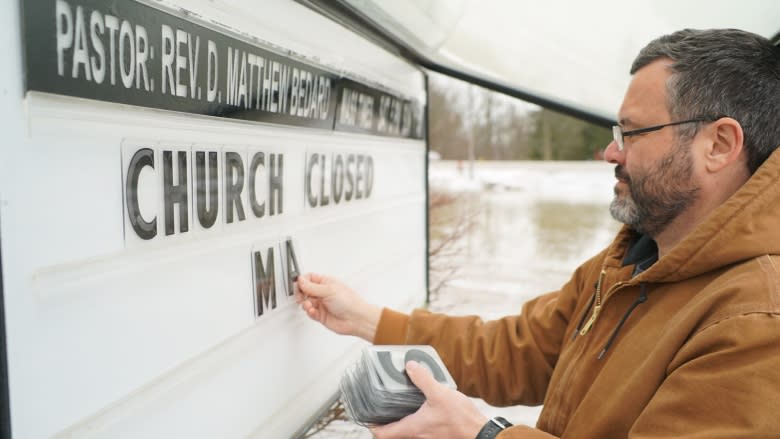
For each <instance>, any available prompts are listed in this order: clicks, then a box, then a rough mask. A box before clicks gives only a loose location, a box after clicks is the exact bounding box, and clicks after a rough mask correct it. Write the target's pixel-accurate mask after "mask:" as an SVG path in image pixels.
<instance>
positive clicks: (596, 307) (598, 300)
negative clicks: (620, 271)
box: [580, 268, 607, 335]
mask: <svg viewBox="0 0 780 439" xmlns="http://www.w3.org/2000/svg"><path fill="white" fill-rule="evenodd" d="M606 275H607V272H606V270H604V269H603V268H602V269H601V273H599V281H598V282H597V283H596V299H595V301H594V304H593V314H592V315H591V316H590V319H588V322H587V323H585V326H583V327H582V329H581V330H580V335H585V334H587V333H588V331H590V328H591V327H592V326H593V324H594V323H595V322H596V319H597V318H598V317H599V313H600V312H601V284H602V283H603V282H604V277H605V276H606Z"/></svg>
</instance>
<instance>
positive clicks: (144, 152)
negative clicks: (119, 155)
mask: <svg viewBox="0 0 780 439" xmlns="http://www.w3.org/2000/svg"><path fill="white" fill-rule="evenodd" d="M144 166H149V167H150V168H152V169H154V151H152V150H151V149H150V148H142V149H139V150H138V151H136V152H135V154H134V155H133V158H132V159H131V160H130V164H129V165H128V166H127V181H126V182H125V202H126V203H127V216H128V219H129V220H130V224H131V225H132V226H133V230H135V233H136V234H137V235H138V237H139V238H141V239H145V240H149V239H152V238H154V237H155V236H156V235H157V217H156V216H155V217H154V218H153V219H152V220H151V221H146V220H144V218H143V217H142V216H141V209H140V207H139V206H138V178H139V176H140V175H141V170H142V169H143V168H144Z"/></svg>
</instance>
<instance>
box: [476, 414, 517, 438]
mask: <svg viewBox="0 0 780 439" xmlns="http://www.w3.org/2000/svg"><path fill="white" fill-rule="evenodd" d="M511 426H512V423H511V422H509V421H507V420H506V419H504V418H502V417H501V416H496V417H495V418H492V419H490V420H489V421H487V422H486V423H485V425H483V426H482V430H479V434H477V437H476V439H494V438H495V437H496V436H498V433H501V431H503V430H505V429H507V428H509V427H511Z"/></svg>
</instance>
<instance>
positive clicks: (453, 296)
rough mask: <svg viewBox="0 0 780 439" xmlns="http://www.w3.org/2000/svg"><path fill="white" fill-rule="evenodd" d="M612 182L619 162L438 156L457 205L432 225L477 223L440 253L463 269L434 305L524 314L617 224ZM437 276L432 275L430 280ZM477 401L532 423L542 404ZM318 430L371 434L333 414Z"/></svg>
mask: <svg viewBox="0 0 780 439" xmlns="http://www.w3.org/2000/svg"><path fill="white" fill-rule="evenodd" d="M614 183H615V178H614V175H613V166H612V165H609V164H607V163H604V162H475V163H474V166H473V168H470V166H469V165H468V164H467V163H458V162H450V161H433V162H431V166H430V170H429V184H430V188H431V192H432V193H433V192H436V193H441V192H447V193H451V194H455V195H457V196H458V204H457V205H454V206H450V207H448V208H445V209H434V210H433V211H432V212H431V222H432V224H435V225H432V230H431V232H432V234H436V233H437V232H439V233H444V234H445V235H446V232H447V231H448V230H452V229H453V228H455V227H456V225H457V224H458V222H459V221H460V219H461V218H464V217H468V218H470V219H471V220H470V221H471V222H472V223H473V225H472V227H471V228H469V231H468V233H466V234H464V235H463V236H461V237H460V239H458V240H457V242H455V243H454V244H453V246H452V248H451V250H452V251H451V252H449V253H450V254H449V256H446V257H444V259H443V260H442V259H441V257H439V260H437V261H436V263H437V264H439V265H442V264H444V265H446V266H450V267H457V269H456V270H455V271H454V272H448V274H447V279H446V282H445V283H444V286H443V287H442V288H441V289H439V291H438V292H437V293H436V294H435V295H434V296H433V297H432V301H431V305H430V308H431V309H432V310H434V311H442V312H446V313H450V314H476V315H479V316H481V317H483V318H484V319H492V318H496V317H500V316H503V315H506V314H510V313H517V312H519V311H520V307H521V306H522V304H523V302H525V301H526V300H528V299H529V298H532V297H535V296H537V295H539V294H541V293H544V292H548V291H553V290H555V289H557V288H558V287H560V286H561V285H562V284H563V283H564V282H566V281H567V280H568V278H569V276H570V275H571V273H572V272H573V271H574V268H576V267H577V265H579V264H580V263H581V262H583V261H584V260H586V259H587V258H588V257H590V256H592V255H593V254H595V253H597V252H598V251H599V250H600V249H601V248H603V247H604V246H605V245H607V244H608V243H609V242H610V240H611V239H612V236H613V235H614V233H615V232H616V231H617V230H618V228H619V224H618V223H617V222H615V221H614V220H613V219H612V218H611V217H610V215H609V210H608V206H609V202H610V201H611V200H612V196H613V195H612V194H613V192H612V187H613V185H614ZM448 228H449V229H448ZM434 265H435V264H434ZM439 276H441V274H439ZM440 280H441V279H437V277H436V275H432V284H434V283H438V282H439V281H440ZM475 403H476V404H477V405H478V406H479V407H480V408H481V409H482V410H483V412H484V413H486V414H488V415H490V416H497V415H501V416H504V417H506V418H507V419H509V420H510V421H512V422H513V423H516V424H518V423H522V424H529V425H534V424H535V423H536V419H537V417H538V415H539V412H540V411H541V407H522V406H518V407H508V408H496V407H491V406H489V405H487V404H486V403H484V402H483V401H481V400H475ZM311 437H313V438H319V439H324V438H353V439H363V438H371V434H370V433H369V432H368V431H367V430H365V429H364V428H361V427H356V426H353V425H350V424H349V423H347V422H334V423H332V424H331V425H329V426H328V428H326V429H325V430H324V431H322V432H320V433H317V434H315V435H313V436H311Z"/></svg>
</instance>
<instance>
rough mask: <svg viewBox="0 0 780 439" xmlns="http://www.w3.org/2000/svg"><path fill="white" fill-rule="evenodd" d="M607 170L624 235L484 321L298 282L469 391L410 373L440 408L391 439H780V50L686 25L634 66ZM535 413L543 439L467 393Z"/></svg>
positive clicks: (331, 315) (346, 319)
mask: <svg viewBox="0 0 780 439" xmlns="http://www.w3.org/2000/svg"><path fill="white" fill-rule="evenodd" d="M631 74H632V79H631V83H630V85H629V87H628V90H627V91H626V94H625V98H624V100H623V104H622V106H621V107H620V110H619V112H618V121H619V122H618V125H616V126H615V127H614V128H613V135H614V136H613V137H614V140H613V141H612V142H611V143H610V144H609V145H608V146H607V148H606V151H605V158H606V160H607V161H609V162H610V163H613V164H615V177H616V178H617V183H616V185H615V198H614V201H613V202H612V204H611V206H610V210H611V212H612V215H613V216H614V217H615V218H616V219H617V220H619V221H621V222H623V223H624V224H625V226H624V227H623V229H622V230H621V231H620V232H619V233H618V235H617V236H616V237H615V239H614V241H613V242H612V244H611V245H610V246H609V247H607V248H606V249H604V250H603V251H602V252H600V253H599V254H598V255H596V256H594V257H593V258H591V259H590V260H588V261H586V262H585V263H584V264H582V265H581V266H580V267H579V268H578V269H577V270H576V271H575V272H574V274H573V275H572V277H571V279H570V280H569V282H568V283H566V284H565V285H564V286H563V287H561V289H560V290H559V291H556V292H553V293H549V294H546V295H543V296H540V297H538V298H536V299H534V300H531V301H529V302H527V303H526V304H525V305H524V306H523V309H522V312H521V313H520V314H519V315H511V316H507V317H505V318H503V319H499V320H495V321H490V322H483V321H481V320H480V319H478V318H476V317H451V316H446V315H441V314H433V313H430V312H427V311H425V310H416V311H414V312H413V313H412V314H411V315H407V314H403V313H399V312H396V311H393V310H390V309H386V308H385V309H383V308H380V307H378V306H375V305H372V304H369V303H366V302H365V301H363V300H362V299H361V298H360V297H359V296H358V295H357V294H355V293H354V292H353V291H352V290H350V289H349V288H348V287H346V286H345V285H343V284H341V283H340V282H338V281H337V280H335V279H332V278H329V277H326V276H320V275H316V274H310V275H307V276H302V277H301V278H300V280H299V281H298V285H299V287H300V290H301V291H302V292H303V295H301V296H299V302H300V303H301V305H302V308H303V310H304V311H305V312H306V313H307V314H308V315H309V317H311V318H312V319H314V320H317V321H319V322H321V323H322V324H324V325H325V326H326V327H327V328H329V329H331V330H333V331H336V332H338V333H341V334H350V335H355V336H359V337H362V338H364V339H366V340H368V341H371V342H373V343H376V344H427V345H432V346H434V347H435V348H436V349H437V350H438V352H439V353H440V355H441V356H442V359H443V360H444V362H445V364H446V365H447V367H448V368H449V370H450V372H451V373H452V376H453V377H454V378H455V381H456V382H457V383H458V387H459V389H460V390H461V391H462V392H463V393H460V392H458V391H455V390H451V389H448V388H446V387H444V386H442V385H440V384H439V383H438V382H437V381H435V380H434V379H433V378H432V377H431V375H430V373H429V372H428V371H427V369H425V368H422V367H420V366H419V365H417V364H415V363H413V362H410V363H409V364H407V373H408V375H409V376H410V378H411V379H412V380H413V381H414V382H415V384H416V385H417V386H418V387H419V388H420V389H421V390H422V391H423V393H424V394H425V396H426V398H427V400H426V402H425V404H424V405H423V406H422V407H421V408H420V410H418V411H417V412H416V413H414V414H412V415H410V416H408V417H406V418H404V419H402V420H400V421H398V422H395V423H392V424H388V425H385V426H382V427H378V428H376V429H374V430H373V432H374V434H375V435H376V437H377V438H424V437H425V438H429V437H430V438H466V439H472V438H477V437H478V438H481V439H488V438H493V437H498V438H500V439H512V438H517V439H520V438H553V437H561V438H572V439H596V438H599V439H600V438H631V439H651V438H653V439H655V438H707V439H713V438H770V437H778V434H780V433H779V432H780V231H778V226H780V152H777V149H778V145H780V49H778V48H777V47H775V46H773V45H772V44H771V43H770V42H769V41H768V40H766V39H764V38H762V37H760V36H757V35H753V34H750V33H747V32H742V31H738V30H732V29H727V30H704V31H699V30H683V31H679V32H675V33H673V34H671V35H667V36H663V37H661V38H658V39H656V40H654V41H653V42H651V43H650V44H648V45H647V46H646V47H645V48H644V49H642V51H641V52H640V53H639V55H638V56H637V58H636V60H635V61H634V64H633V66H632V67H631ZM464 394H465V395H469V396H477V397H481V398H483V399H485V400H486V401H487V402H489V403H491V404H493V405H515V404H526V405H538V404H541V403H544V409H543V411H542V413H541V415H540V417H539V420H538V423H537V425H536V427H535V428H532V427H530V426H524V425H514V426H513V425H511V424H510V423H509V422H507V421H506V420H503V419H498V420H488V419H487V417H486V416H485V415H484V414H482V413H480V412H479V411H478V410H477V409H476V408H475V406H474V405H473V404H472V403H471V401H470V400H469V399H468V398H467V397H466V396H465V395H464Z"/></svg>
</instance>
